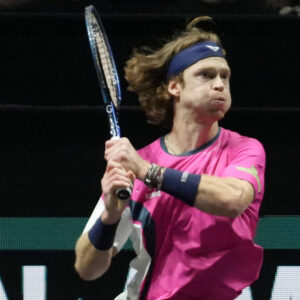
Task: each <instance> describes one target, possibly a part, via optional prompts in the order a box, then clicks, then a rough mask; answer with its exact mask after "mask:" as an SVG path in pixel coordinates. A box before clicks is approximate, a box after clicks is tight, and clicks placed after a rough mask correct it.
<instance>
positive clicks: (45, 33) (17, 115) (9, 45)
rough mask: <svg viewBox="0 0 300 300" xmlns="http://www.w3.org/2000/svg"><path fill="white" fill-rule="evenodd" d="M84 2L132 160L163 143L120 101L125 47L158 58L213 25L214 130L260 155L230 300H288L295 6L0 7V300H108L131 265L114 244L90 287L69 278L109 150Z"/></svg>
mask: <svg viewBox="0 0 300 300" xmlns="http://www.w3.org/2000/svg"><path fill="white" fill-rule="evenodd" d="M91 4H93V5H94V6H95V7H96V8H97V10H98V12H99V13H100V15H101V16H102V18H103V23H104V26H105V28H106V31H107V34H108V37H109V40H110V42H111V46H112V49H113V52H114V55H115V60H116V63H117V67H118V70H119V73H120V77H121V84H122V93H123V99H124V100H123V106H122V108H121V110H120V123H121V128H122V133H123V135H124V136H127V137H129V138H130V139H131V141H132V143H133V144H134V146H135V147H137V148H140V147H142V146H144V145H146V144H147V143H149V142H150V141H152V140H153V139H155V138H156V137H159V136H161V135H163V134H164V133H165V132H164V130H162V129H160V128H158V127H155V126H152V125H149V124H148V123H147V122H146V120H145V116H144V113H143V112H142V111H141V110H140V108H139V105H138V100H137V97H136V95H134V94H133V93H130V92H128V91H127V84H126V82H125V81H124V80H123V75H124V72H123V68H124V64H125V61H126V60H127V59H128V57H129V56H130V54H131V52H132V49H133V48H136V47H140V46H142V45H152V46H154V47H158V46H159V45H161V43H162V42H163V41H164V39H165V38H168V37H169V36H170V35H171V34H172V33H174V31H175V30H181V29H183V28H184V27H185V24H186V22H187V21H188V20H190V19H192V18H193V17H196V16H199V15H210V16H212V17H213V18H214V19H215V21H216V23H217V24H218V26H219V28H220V32H221V38H222V41H223V46H224V48H225V49H226V50H227V53H228V61H229V64H230V66H231V69H232V73H233V74H232V80H231V90H232V96H233V107H232V110H231V111H230V112H229V113H228V115H227V116H226V118H225V119H224V120H223V121H222V122H221V125H222V126H223V127H225V128H228V129H231V130H235V131H238V132H240V133H241V134H244V135H248V136H252V137H255V138H257V139H259V140H260V141H261V142H262V143H263V145H264V147H265V150H266V153H267V170H266V192H265V197H264V201H263V205H262V208H261V211H260V223H259V226H258V230H257V236H256V242H257V243H258V244H260V245H261V246H263V247H264V249H265V259H264V264H263V268H262V271H261V274H260V278H259V279H258V280H257V281H256V282H255V283H254V284H253V285H252V286H251V288H248V289H247V290H245V291H244V293H243V295H242V296H240V297H239V299H244V300H246V299H247V300H269V299H276V300H285V299H287V300H289V299H300V287H299V282H300V205H299V200H300V199H299V195H300V182H299V176H298V170H299V167H300V166H299V150H300V141H299V133H298V122H299V118H300V104H299V103H300V101H299V66H300V55H299V34H300V19H299V17H300V10H299V5H300V4H299V1H293V0H290V1H288V0H287V1H284V0H282V1H281V0H277V1H276V0H273V1H272V0H252V1H249V0H202V1H201V0H198V1H195V0H185V1H179V0H173V1H168V0H151V1H150V0H149V1H142V0H128V1H126V0H110V1H109V0H99V1H85V0H84V1H80V0H78V1H63V0H56V1H43V0H39V1H26V0H19V1H17V0H0V300H7V299H10V300H19V299H26V300H35V299H37V300H44V299H48V300H49V299H50V300H60V299H68V300H69V299H76V300H79V299H82V300H83V299H84V300H87V299H91V300H96V299H101V300H111V299H114V296H115V295H117V294H118V293H120V292H121V291H122V289H123V286H124V282H125V279H126V276H127V270H128V262H129V261H130V259H132V258H133V257H134V253H133V251H132V248H131V245H130V244H129V243H128V244H126V246H125V248H124V249H123V250H122V251H121V253H120V254H119V255H118V256H117V257H116V258H115V259H114V262H113V265H112V268H111V269H110V270H109V272H108V273H107V274H105V276H104V277H103V278H101V279H99V280H96V281H94V282H83V281H82V280H81V279H80V278H79V277H78V276H77V274H76V273H75V271H74V268H73V263H74V246H75V242H76V239H77V238H78V236H79V235H80V233H81V231H82V230H83V227H84V225H85V222H86V221H87V219H88V217H89V215H90V214H91V212H92V210H93V208H94V206H95V205H96V203H97V201H98V198H99V196H100V194H101V191H100V178H101V177H102V174H103V172H104V167H105V162H104V159H103V149H104V141H105V140H106V139H108V138H109V135H108V126H107V119H106V115H105V111H104V108H103V106H102V102H101V95H100V90H99V86H98V82H97V77H96V73H95V70H94V65H93V61H92V57H91V54H90V48H89V44H88V39H87V34H86V29H85V23H84V14H83V13H84V7H85V6H87V5H91ZM183 300H188V299H183ZM220 300H221V299H220Z"/></svg>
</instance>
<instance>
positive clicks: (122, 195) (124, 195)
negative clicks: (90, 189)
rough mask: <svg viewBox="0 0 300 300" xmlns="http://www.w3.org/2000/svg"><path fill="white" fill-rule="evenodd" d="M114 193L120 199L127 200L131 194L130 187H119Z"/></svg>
mask: <svg viewBox="0 0 300 300" xmlns="http://www.w3.org/2000/svg"><path fill="white" fill-rule="evenodd" d="M116 195H117V197H118V198H119V199H120V200H123V201H125V200H128V199H129V198H130V196H131V189H130V188H119V189H117V190H116Z"/></svg>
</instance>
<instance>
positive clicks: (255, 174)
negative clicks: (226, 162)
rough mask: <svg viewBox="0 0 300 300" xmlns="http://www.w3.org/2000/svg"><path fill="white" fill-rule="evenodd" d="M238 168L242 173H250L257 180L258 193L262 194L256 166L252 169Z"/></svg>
mask: <svg viewBox="0 0 300 300" xmlns="http://www.w3.org/2000/svg"><path fill="white" fill-rule="evenodd" d="M236 168H237V169H238V170H240V171H243V172H247V173H250V174H252V175H253V176H254V178H255V179H256V181H257V184H258V192H259V193H260V192H261V183H260V179H259V177H258V171H257V169H256V168H255V167H254V166H252V167H251V168H250V169H249V168H244V167H236Z"/></svg>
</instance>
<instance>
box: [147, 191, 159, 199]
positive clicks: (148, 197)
mask: <svg viewBox="0 0 300 300" xmlns="http://www.w3.org/2000/svg"><path fill="white" fill-rule="evenodd" d="M159 196H160V191H159V190H158V191H154V192H152V193H148V194H146V199H151V198H155V197H159Z"/></svg>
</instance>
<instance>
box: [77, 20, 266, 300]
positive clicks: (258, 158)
mask: <svg viewBox="0 0 300 300" xmlns="http://www.w3.org/2000/svg"><path fill="white" fill-rule="evenodd" d="M209 21H210V19H209V18H208V17H199V18H196V19H194V20H193V21H191V22H190V23H189V24H188V25H187V29H186V31H185V32H183V33H181V34H179V35H178V36H177V37H176V38H174V39H173V40H171V41H170V42H168V43H166V44H165V45H164V46H163V47H162V48H161V49H159V50H156V51H153V52H151V53H138V52H135V53H134V54H133V56H132V58H131V59H130V60H129V61H128V62H127V66H126V69H125V71H126V79H127V80H128V82H129V87H130V89H131V90H132V91H135V92H137V93H138V95H139V99H140V102H141V106H142V107H143V108H144V109H145V111H146V113H147V116H148V119H149V121H151V122H152V123H156V124H164V125H167V126H168V125H169V126H170V132H169V133H168V134H167V135H166V136H163V137H161V138H159V139H157V140H156V141H154V142H153V143H151V144H150V145H148V146H146V147H144V148H143V149H141V150H139V151H136V150H135V149H134V147H133V146H132V145H131V143H130V141H129V140H128V139H126V138H121V139H120V140H110V141H107V142H106V145H105V158H106V160H107V168H106V171H105V174H104V176H103V178H102V181H101V185H102V191H103V195H102V197H101V199H100V200H99V202H98V204H97V206H96V208H95V210H94V212H93V214H92V216H91V218H90V219H89V222H88V223H87V225H86V227H85V230H84V233H83V234H82V235H81V237H80V238H79V240H78V242H77V245H76V263H75V268H76V270H77V271H78V273H79V274H80V276H81V277H82V278H84V279H86V280H92V279H95V278H98V277H99V276H101V275H102V274H103V273H104V272H105V271H106V270H107V269H108V268H109V266H110V262H111V259H112V257H113V256H114V255H115V254H116V253H117V252H118V251H120V249H121V248H122V246H123V245H124V243H125V242H126V240H127V239H128V238H130V239H131V240H132V242H133V247H134V250H135V251H136V253H137V257H136V258H135V259H134V260H133V261H132V262H131V263H130V271H129V275H128V279H127V282H126V287H125V290H124V292H123V293H122V294H120V295H119V296H117V297H116V298H115V299H119V300H120V299H130V300H134V299H147V300H163V299H172V300H192V299H195V300H196V299H197V300H232V299H235V298H236V297H237V296H238V295H239V294H240V293H241V292H242V290H243V289H244V288H245V287H247V286H249V285H250V284H251V283H252V282H253V281H254V280H256V279H257V277H258V275H259V271H260V267H261V264H262V252H263V251H262V249H261V247H259V246H257V245H255V244H254V243H253V238H254V235H255V229H256V225H257V221H258V212H259V207H260V204H261V201H262V198H263V192H264V171H265V152H264V149H263V146H262V145H261V144H260V142H259V141H257V140H256V139H253V138H249V137H245V136H241V135H239V134H238V133H236V132H233V131H230V130H227V129H224V128H221V127H219V125H218V121H219V120H221V119H222V118H223V117H224V116H225V114H226V112H227V111H228V110H229V108H230V106H231V94H230V85H229V81H230V74H231V70H230V68H229V66H228V63H227V61H226V57H225V54H224V53H225V52H224V50H223V49H222V48H221V43H220V40H219V38H218V36H217V35H216V34H215V33H212V32H211V31H206V30H205V29H203V26H202V24H204V23H205V22H209ZM196 25H197V26H196ZM133 183H134V184H133ZM120 187H131V188H132V195H131V199H130V200H127V201H120V200H118V199H117V198H116V196H115V192H116V190H117V189H118V188H120Z"/></svg>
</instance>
